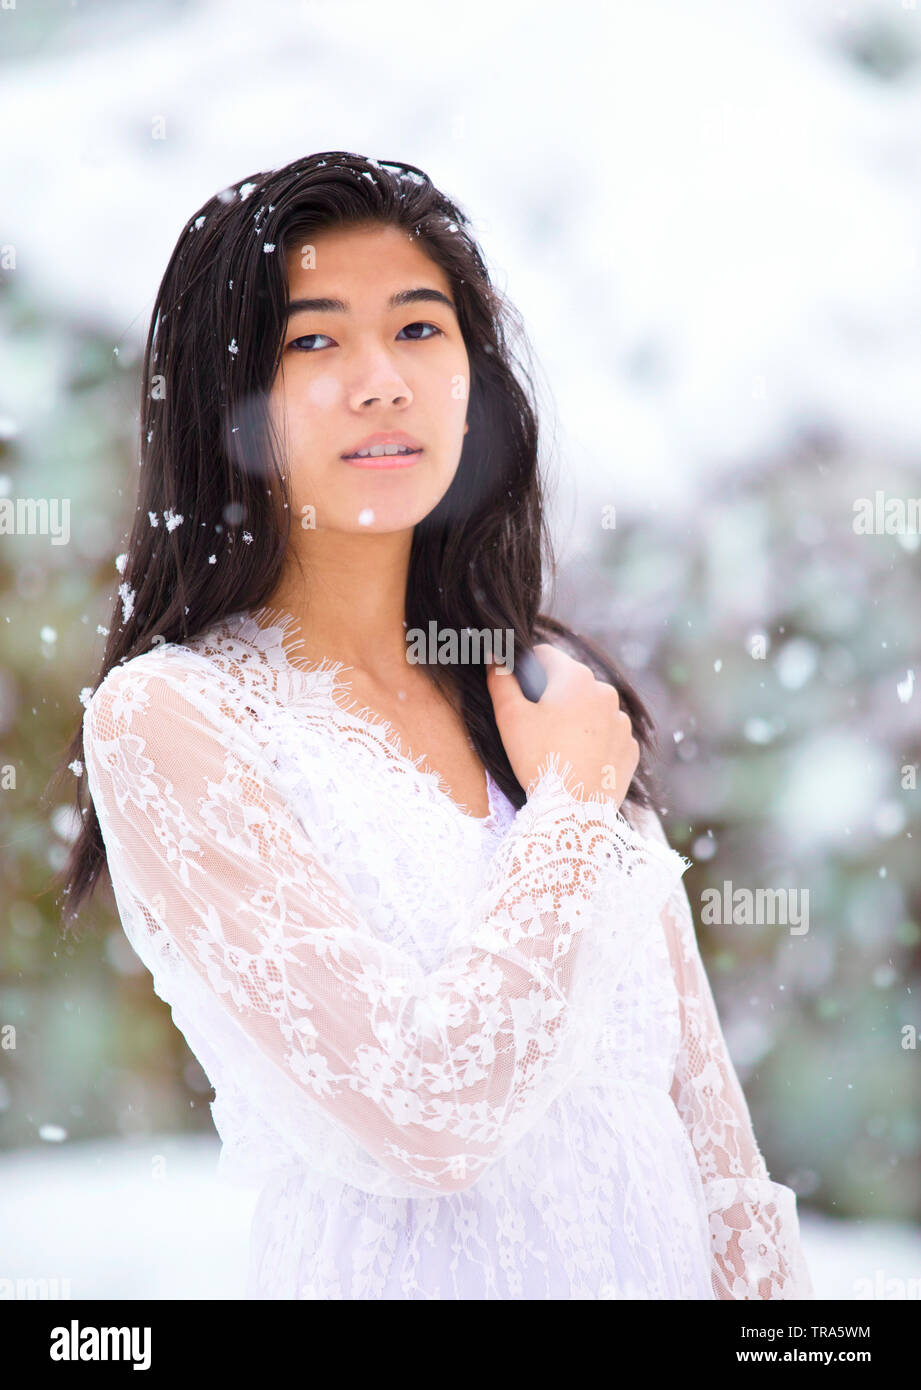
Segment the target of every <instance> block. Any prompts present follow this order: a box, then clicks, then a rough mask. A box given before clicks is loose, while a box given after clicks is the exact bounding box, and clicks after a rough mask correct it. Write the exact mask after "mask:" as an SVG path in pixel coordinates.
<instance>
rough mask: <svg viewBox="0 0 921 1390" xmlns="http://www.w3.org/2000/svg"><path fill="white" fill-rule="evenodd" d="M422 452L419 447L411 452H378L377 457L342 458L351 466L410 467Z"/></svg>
mask: <svg viewBox="0 0 921 1390" xmlns="http://www.w3.org/2000/svg"><path fill="white" fill-rule="evenodd" d="M421 453H422V450H421V449H414V450H413V452H412V453H411V454H379V455H378V457H377V458H370V457H369V458H363V459H357V458H343V460H342V462H343V463H350V464H351V465H352V467H353V468H410V467H412V465H413V464H414V463H415V462H416V459H417V458H418V457H419V455H420V454H421Z"/></svg>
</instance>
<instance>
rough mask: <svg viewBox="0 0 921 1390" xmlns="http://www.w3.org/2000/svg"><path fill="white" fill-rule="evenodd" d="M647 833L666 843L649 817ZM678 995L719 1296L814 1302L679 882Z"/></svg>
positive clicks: (795, 1230) (788, 1193) (680, 1102)
mask: <svg viewBox="0 0 921 1390" xmlns="http://www.w3.org/2000/svg"><path fill="white" fill-rule="evenodd" d="M645 814H646V816H647V818H648V823H649V825H650V834H651V835H654V836H655V837H656V838H657V839H658V840H659V841H661V843H662V844H667V840H666V837H665V833H664V831H663V829H662V825H661V822H660V821H659V819H658V817H657V816H656V815H655V813H654V812H652V811H646V813H645ZM662 921H663V924H664V926H665V934H666V939H667V940H668V946H669V954H670V956H671V960H672V966H673V968H674V973H675V982H676V985H677V988H678V997H679V1013H680V1017H681V1041H680V1045H679V1051H678V1059H677V1063H676V1066H675V1074H674V1080H673V1082H672V1086H671V1096H672V1099H673V1101H674V1102H675V1106H676V1108H677V1110H678V1113H679V1115H680V1116H681V1119H682V1120H683V1122H684V1125H685V1128H686V1129H687V1132H688V1135H689V1137H690V1140H691V1143H692V1145H693V1147H694V1152H695V1155H696V1157H697V1163H698V1166H699V1168H700V1175H701V1178H702V1179H703V1188H704V1198H705V1201H706V1207H707V1215H708V1218H709V1226H710V1240H711V1250H712V1269H711V1277H712V1283H713V1291H714V1293H715V1294H716V1297H717V1298H720V1299H759V1298H760V1299H768V1298H771V1299H778V1298H782V1299H802V1298H812V1297H813V1296H814V1295H813V1290H812V1283H811V1280H810V1277H809V1271H808V1269H807V1267H806V1262H805V1260H804V1258H803V1254H802V1249H801V1246H800V1235H799V1220H798V1216H797V1210H796V1196H795V1194H794V1192H793V1191H792V1189H791V1188H789V1187H785V1186H783V1185H782V1184H781V1183H776V1182H773V1181H771V1179H770V1177H769V1175H768V1170H767V1168H766V1167H765V1163H764V1159H763V1158H762V1156H761V1153H760V1150H759V1148H758V1144H757V1140H756V1139H755V1135H754V1130H753V1128H752V1123H751V1116H750V1114H749V1110H748V1105H747V1104H746V1101H745V1096H744V1094H743V1091H742V1088H741V1086H740V1084H739V1080H738V1077H737V1075H736V1072H735V1069H734V1067H733V1064H732V1060H731V1058H730V1056H729V1051H728V1048H727V1046H726V1042H725V1039H724V1037H723V1033H722V1029H721V1028H720V1022H719V1017H718V1015H717V1011H716V1005H715V1003H714V999H713V994H712V991H711V989H710V984H709V981H708V979H707V976H706V972H705V970H704V966H703V962H702V960H701V956H700V949H699V947H698V945H697V938H696V935H695V932H694V924H693V920H692V917H691V909H690V904H689V902H688V896H687V891H686V889H685V887H684V884H683V883H679V884H677V885H676V887H675V890H674V892H673V893H672V895H671V897H670V899H669V901H668V902H667V903H666V905H665V908H664V910H663V914H662Z"/></svg>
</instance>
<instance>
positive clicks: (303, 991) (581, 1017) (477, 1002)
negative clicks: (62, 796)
mask: <svg viewBox="0 0 921 1390" xmlns="http://www.w3.org/2000/svg"><path fill="white" fill-rule="evenodd" d="M206 686H207V682H205V681H203V679H202V674H201V670H200V668H196V672H195V674H194V675H191V676H190V675H188V674H186V675H185V676H184V675H183V670H182V666H181V663H178V662H177V661H175V660H170V661H168V662H166V661H163V662H161V663H159V664H157V665H156V666H155V667H154V668H153V669H151V668H150V667H149V666H148V668H147V670H139V669H137V668H135V669H134V670H132V669H131V668H130V667H128V666H126V667H119V668H115V669H113V670H112V671H111V672H110V673H109V674H108V676H107V677H106V679H105V680H104V681H103V682H102V684H101V685H100V687H99V688H98V689H97V691H96V692H95V694H94V695H93V697H92V699H91V700H90V702H89V704H88V708H87V713H86V717H85V720H84V734H85V761H86V769H87V777H88V781H89V787H90V791H91V794H92V797H93V802H94V804H95V807H96V812H97V815H98V817H99V821H100V825H101V827H102V833H103V836H104V839H105V843H106V848H107V855H108V862H109V866H110V872H111V875H112V880H113V886H114V888H115V892H116V899H117V902H118V905H119V910H120V912H121V914H122V920H123V923H125V924H126V930H127V921H126V919H128V918H130V919H131V920H132V921H133V922H137V921H142V922H143V927H142V928H141V929H139V930H141V931H142V932H143V934H145V936H149V938H151V940H153V939H156V941H157V946H156V949H155V950H148V951H146V953H145V958H146V955H156V957H157V959H158V960H160V961H163V960H168V959H169V958H170V957H171V956H175V952H176V951H178V953H179V955H180V956H181V959H182V961H183V962H185V964H186V966H187V967H191V969H192V970H193V971H194V972H196V974H197V976H198V977H199V978H200V980H201V981H203V982H204V984H205V985H206V986H207V988H208V989H209V990H210V991H211V992H212V993H213V995H214V996H215V998H216V999H217V1000H218V1001H219V1002H220V1004H221V1005H222V1006H223V1008H224V1009H226V1010H227V1011H229V1012H230V1013H231V1014H232V1015H233V1017H234V1019H235V1020H236V1021H237V1023H239V1024H240V1025H241V1026H242V1028H243V1029H244V1030H245V1033H246V1035H247V1036H248V1037H249V1038H250V1039H251V1041H252V1042H253V1043H255V1045H256V1046H257V1047H258V1048H259V1049H260V1050H261V1052H262V1053H263V1054H265V1055H266V1056H268V1057H269V1058H270V1059H271V1061H272V1063H273V1064H274V1065H275V1066H276V1067H278V1068H279V1069H281V1070H282V1071H283V1072H284V1073H285V1075H286V1076H287V1077H288V1078H289V1079H292V1080H293V1081H294V1082H295V1083H296V1084H297V1086H299V1087H300V1088H301V1089H302V1091H303V1092H304V1093H305V1094H307V1095H309V1096H310V1097H311V1099H312V1100H313V1101H314V1102H315V1103H316V1104H317V1105H319V1106H321V1107H323V1108H324V1109H325V1111H326V1112H327V1114H328V1115H329V1116H330V1117H331V1118H332V1119H333V1120H334V1121H335V1122H336V1123H337V1124H338V1125H339V1126H342V1127H344V1128H345V1129H346V1130H347V1131H348V1132H349V1133H350V1134H351V1136H353V1138H355V1139H356V1140H357V1141H358V1142H359V1144H360V1145H361V1146H362V1147H363V1148H364V1149H365V1150H366V1151H367V1152H368V1153H370V1154H371V1155H372V1156H373V1158H374V1159H375V1160H376V1161H377V1163H379V1164H380V1165H381V1166H383V1168H384V1169H386V1170H387V1171H388V1172H390V1173H391V1174H395V1175H396V1176H398V1177H399V1178H400V1179H402V1180H404V1181H405V1182H408V1183H410V1184H412V1185H414V1186H416V1187H418V1188H419V1189H420V1191H424V1192H428V1193H432V1192H435V1193H439V1192H452V1191H458V1190H461V1189H463V1188H465V1187H469V1186H470V1185H472V1184H473V1183H474V1182H475V1181H476V1180H477V1178H478V1177H479V1176H480V1175H481V1174H482V1172H483V1170H484V1169H485V1168H486V1167H487V1166H488V1165H489V1164H490V1163H491V1162H493V1161H494V1160H495V1159H496V1158H498V1157H499V1156H500V1155H501V1154H503V1153H505V1152H506V1151H507V1150H508V1149H509V1148H510V1147H511V1145H512V1144H513V1143H514V1142H515V1141H516V1140H517V1139H518V1138H519V1137H520V1136H521V1134H523V1133H524V1132H525V1131H526V1130H527V1129H528V1128H529V1127H530V1126H531V1125H533V1124H534V1123H535V1121H536V1120H537V1119H538V1118H539V1117H540V1115H541V1114H542V1113H543V1112H544V1111H545V1110H546V1108H547V1107H548V1106H549V1104H550V1103H551V1102H552V1100H553V1099H554V1098H555V1096H557V1095H558V1094H559V1093H560V1091H561V1090H562V1089H563V1088H564V1087H565V1086H566V1085H567V1083H568V1082H569V1081H570V1079H571V1078H572V1077H573V1076H574V1075H575V1074H576V1073H577V1072H578V1070H579V1069H580V1068H581V1067H582V1066H584V1065H585V1064H586V1062H587V1061H589V1060H590V1057H591V1052H592V1049H593V1047H594V1046H595V1044H596V1042H597V1039H598V1036H599V1034H600V1032H601V1028H602V1027H603V1014H604V1008H605V1004H606V1001H608V1000H609V998H610V993H611V988H612V985H613V984H614V982H615V981H616V978H617V974H618V971H619V970H620V968H621V967H622V964H623V962H624V961H625V959H626V957H627V954H628V953H629V950H630V948H631V944H632V942H633V941H634V940H635V939H636V938H637V937H638V935H639V934H640V933H641V932H643V931H644V930H648V929H649V924H650V922H653V923H654V922H656V921H657V920H658V917H657V914H658V912H659V910H660V909H661V906H662V904H663V902H664V901H665V899H666V898H667V896H668V894H669V892H670V891H671V888H672V887H673V886H674V883H675V882H676V880H677V879H679V878H680V875H681V873H682V872H683V871H684V868H685V867H686V864H685V861H683V860H681V858H680V857H679V856H678V855H676V854H674V852H673V851H671V850H668V849H665V850H663V849H662V848H660V846H659V845H658V844H656V843H655V842H652V843H650V842H649V841H645V840H643V838H642V837H641V836H639V835H638V834H637V833H636V832H635V831H634V830H633V828H632V827H631V826H629V825H628V823H627V822H626V821H625V820H624V818H623V817H622V816H621V815H620V814H619V812H617V811H616V810H615V809H614V807H613V805H612V804H611V803H610V802H609V801H589V802H583V801H580V800H577V799H575V798H574V797H572V796H571V795H570V794H569V793H568V792H567V791H566V789H565V786H564V785H563V782H562V780H561V778H560V777H559V776H558V775H557V774H556V772H555V768H554V767H553V765H552V761H551V764H550V765H548V767H547V768H546V769H544V771H543V772H542V775H541V777H540V779H539V781H538V783H537V785H536V786H534V787H533V788H532V795H531V797H530V799H529V801H528V803H527V804H526V805H525V806H524V807H523V808H522V809H521V811H520V812H519V813H518V815H517V816H516V819H515V823H514V824H513V826H512V828H511V829H510V831H509V832H508V833H507V835H506V837H505V839H503V840H502V841H501V842H500V844H499V846H498V848H497V851H496V854H495V857H494V860H493V861H492V862H491V865H490V873H489V876H488V880H487V882H486V883H485V884H483V885H471V900H470V902H469V903H467V904H460V903H459V904H458V909H457V918H456V920H455V922H454V923H453V927H452V931H451V934H450V940H449V945H448V949H447V951H446V954H445V957H444V960H443V963H442V964H441V965H440V966H439V967H438V968H437V969H436V970H434V971H431V972H428V973H426V972H424V971H423V970H422V968H421V966H420V965H419V964H418V962H417V961H416V960H415V959H413V958H412V957H411V956H410V955H408V954H407V953H406V952H404V951H401V950H398V949H396V948H395V947H393V946H391V945H389V944H388V943H387V942H385V941H383V940H381V939H380V938H378V937H376V936H375V935H374V933H373V931H372V930H371V929H370V928H369V927H368V926H367V925H366V924H365V923H364V922H363V921H362V920H361V916H360V914H359V913H358V912H357V911H356V908H355V905H354V903H353V901H352V900H351V899H350V897H349V895H348V894H347V893H346V892H344V891H343V889H342V888H341V886H340V885H339V883H338V882H337V881H336V879H335V877H334V875H333V874H332V873H331V872H330V870H329V869H328V868H327V866H325V865H324V864H323V863H322V862H321V860H320V857H319V855H318V853H317V850H316V847H315V845H314V844H313V842H312V841H311V838H310V835H309V832H308V829H307V828H305V827H304V826H303V825H302V824H301V823H300V821H299V820H298V818H297V817H296V815H295V814H294V813H293V811H292V809H291V806H290V801H289V798H288V797H287V796H286V795H285V793H284V792H283V790H282V788H281V787H280V786H279V785H278V778H277V774H276V773H275V770H274V768H273V766H272V764H271V762H270V761H269V760H268V759H267V758H266V757H265V756H263V755H262V753H261V751H260V749H259V748H258V746H257V745H256V743H255V741H254V740H253V739H252V738H251V737H249V736H248V734H247V728H246V724H245V723H241V722H240V719H241V714H242V706H243V704H244V701H243V700H242V699H240V697H239V693H236V694H234V693H233V692H231V691H226V692H224V693H223V696H222V692H221V691H220V689H219V688H218V689H215V688H210V687H209V688H206ZM203 697H206V698H207V700H208V702H209V703H208V704H206V706H205V707H204V709H203V708H202V704H201V701H202V698H203ZM602 881H603V882H604V887H605V892H604V909H605V910H604V911H603V912H596V911H595V910H594V909H595V904H596V900H597V898H598V896H599V893H598V890H599V885H600V884H601V883H602ZM164 939H165V942H166V949H165V950H164V949H163V946H164ZM158 992H160V993H161V994H162V989H160V988H159V987H158ZM164 997H165V996H164Z"/></svg>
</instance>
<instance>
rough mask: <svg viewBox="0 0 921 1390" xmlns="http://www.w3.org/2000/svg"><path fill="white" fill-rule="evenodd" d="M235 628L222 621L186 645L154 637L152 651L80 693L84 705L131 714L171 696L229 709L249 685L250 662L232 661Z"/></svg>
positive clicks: (121, 664)
mask: <svg viewBox="0 0 921 1390" xmlns="http://www.w3.org/2000/svg"><path fill="white" fill-rule="evenodd" d="M235 626H236V624H235V623H234V621H233V620H232V619H230V620H228V619H226V618H222V619H219V620H218V621H217V622H215V623H213V624H211V625H209V626H208V627H207V628H206V629H205V630H203V631H202V632H200V633H199V634H197V635H196V636H194V637H190V638H187V639H185V640H183V641H166V640H165V639H163V638H159V639H158V638H157V637H156V635H155V636H154V637H153V638H152V640H151V645H150V646H149V647H148V648H147V650H145V651H142V652H137V653H136V654H135V655H134V656H132V657H129V658H128V659H127V660H125V661H120V662H117V663H116V664H115V665H114V666H111V667H110V668H109V670H108V671H107V672H106V673H105V675H104V676H103V678H102V680H100V682H99V683H98V685H97V686H96V687H95V689H92V688H89V687H88V688H87V689H85V690H83V691H81V693H80V699H81V702H82V704H83V705H84V707H85V709H86V711H87V712H89V711H91V710H97V711H98V710H99V708H100V707H101V706H102V705H103V704H104V705H105V706H106V707H107V708H108V709H112V708H113V707H114V708H115V709H117V710H118V711H119V712H120V713H122V714H125V715H127V714H129V713H131V712H142V711H143V710H145V709H147V708H149V707H150V705H151V704H152V703H153V704H157V703H159V702H161V701H162V700H163V699H165V698H169V695H170V694H171V693H172V694H175V695H179V696H180V697H183V698H185V699H187V700H188V701H189V702H190V703H192V704H195V705H198V706H201V704H202V702H205V703H206V704H207V705H208V707H209V708H211V709H217V710H220V709H221V708H224V709H226V708H227V703H228V701H229V702H230V703H231V704H233V703H234V702H235V701H236V699H237V698H239V697H241V696H243V695H244V694H245V692H246V688H247V686H248V684H249V681H248V677H249V674H250V672H249V669H248V666H247V661H246V660H245V659H244V660H243V661H241V660H240V659H239V656H237V659H236V660H234V658H233V649H232V641H233V633H234V630H235Z"/></svg>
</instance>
